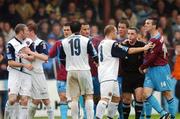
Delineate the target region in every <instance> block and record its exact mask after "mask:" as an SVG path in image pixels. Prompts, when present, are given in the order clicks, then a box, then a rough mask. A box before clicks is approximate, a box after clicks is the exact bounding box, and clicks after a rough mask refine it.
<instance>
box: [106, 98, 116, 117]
mask: <svg viewBox="0 0 180 119" xmlns="http://www.w3.org/2000/svg"><path fill="white" fill-rule="evenodd" d="M117 108H118V103H115V102H110V103H109V104H108V113H107V116H108V117H110V118H113V117H114V116H115V114H116V112H117Z"/></svg>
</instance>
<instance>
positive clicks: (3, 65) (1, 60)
mask: <svg viewBox="0 0 180 119" xmlns="http://www.w3.org/2000/svg"><path fill="white" fill-rule="evenodd" d="M5 44H6V43H5V39H4V37H3V36H0V79H7V78H8V71H7V59H6V55H5V53H6V52H5V50H6V49H5Z"/></svg>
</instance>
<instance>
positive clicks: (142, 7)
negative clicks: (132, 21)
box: [135, 3, 152, 26]
mask: <svg viewBox="0 0 180 119" xmlns="http://www.w3.org/2000/svg"><path fill="white" fill-rule="evenodd" d="M135 10H136V16H137V22H138V23H137V26H141V25H142V24H143V22H144V21H145V19H146V18H147V17H148V16H149V15H150V14H151V13H152V9H151V8H150V7H149V5H148V4H147V3H144V4H143V3H139V4H137V5H136V7H135Z"/></svg>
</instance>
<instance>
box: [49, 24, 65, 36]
mask: <svg viewBox="0 0 180 119" xmlns="http://www.w3.org/2000/svg"><path fill="white" fill-rule="evenodd" d="M61 31H62V29H61V26H60V25H59V23H55V24H53V26H52V32H51V33H50V35H51V34H52V35H53V36H54V37H55V38H54V39H56V40H59V39H61V38H62V36H63V35H62V32H61ZM50 35H49V36H50Z"/></svg>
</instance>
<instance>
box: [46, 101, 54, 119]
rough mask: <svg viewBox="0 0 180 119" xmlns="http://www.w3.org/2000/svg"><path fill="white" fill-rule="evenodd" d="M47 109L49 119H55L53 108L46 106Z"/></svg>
mask: <svg viewBox="0 0 180 119" xmlns="http://www.w3.org/2000/svg"><path fill="white" fill-rule="evenodd" d="M46 109H47V115H48V119H54V109H53V108H52V106H51V105H50V104H49V105H46Z"/></svg>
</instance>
